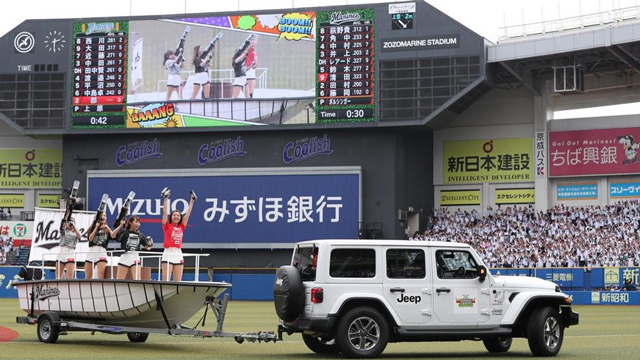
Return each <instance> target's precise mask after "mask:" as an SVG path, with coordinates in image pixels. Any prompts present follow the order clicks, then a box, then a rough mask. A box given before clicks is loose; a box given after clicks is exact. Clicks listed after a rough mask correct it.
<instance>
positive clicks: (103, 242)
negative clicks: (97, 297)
mask: <svg viewBox="0 0 640 360" xmlns="http://www.w3.org/2000/svg"><path fill="white" fill-rule="evenodd" d="M121 227H122V223H120V225H118V227H117V228H115V229H114V230H113V231H112V230H111V229H110V228H109V225H107V214H105V213H102V215H101V217H100V224H98V226H95V227H94V228H93V230H92V231H91V233H90V234H89V255H87V259H86V260H85V265H84V276H85V279H93V278H94V277H95V278H96V279H104V270H105V269H106V268H107V247H108V246H109V240H111V238H112V236H113V233H114V232H115V233H116V234H117V233H118V232H119V231H120V228H121ZM94 266H95V267H96V268H95V270H96V272H95V275H94V272H93V270H94V269H93V267H94Z"/></svg>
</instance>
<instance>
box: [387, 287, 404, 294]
mask: <svg viewBox="0 0 640 360" xmlns="http://www.w3.org/2000/svg"><path fill="white" fill-rule="evenodd" d="M389 291H391V292H392V293H394V292H404V289H403V288H399V287H397V288H391V289H389Z"/></svg>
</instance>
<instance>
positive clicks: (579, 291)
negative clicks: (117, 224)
mask: <svg viewBox="0 0 640 360" xmlns="http://www.w3.org/2000/svg"><path fill="white" fill-rule="evenodd" d="M265 270H268V269H265ZM19 271H20V267H15V266H4V267H0V298H15V297H17V296H18V292H17V291H16V290H15V289H14V288H13V287H10V286H8V284H9V281H11V280H13V279H14V276H15V275H17V274H18V272H19ZM256 272H260V273H251V272H249V271H247V270H242V269H239V270H238V271H237V272H234V271H230V272H215V271H214V276H213V280H214V281H225V282H228V283H231V284H232V285H233V286H232V287H231V288H230V289H229V290H227V291H228V292H229V295H230V297H231V300H267V301H268V300H273V293H272V290H273V283H274V281H275V271H271V270H268V271H267V272H265V271H256ZM491 273H492V274H494V275H514V276H536V277H539V278H542V279H545V280H550V281H553V282H555V283H557V284H558V285H560V286H561V287H562V289H563V291H564V292H565V293H567V294H568V295H570V296H571V297H572V299H573V303H574V304H575V305H640V291H603V289H604V288H609V287H613V288H620V287H621V286H622V285H623V283H624V279H625V278H631V279H632V282H633V285H634V286H635V285H637V284H638V274H640V268H630V267H627V268H594V269H591V270H590V271H585V270H584V269H582V268H553V269H492V270H491ZM81 276H82V273H79V277H81ZM54 277H55V276H54V273H53V271H51V270H46V278H48V279H52V278H54ZM157 277H158V274H157V272H155V271H154V272H152V278H153V279H157ZM198 278H199V280H200V281H208V280H209V276H208V274H207V273H206V272H201V273H200V274H199V277H198ZM193 279H194V273H191V272H186V273H185V274H184V280H193Z"/></svg>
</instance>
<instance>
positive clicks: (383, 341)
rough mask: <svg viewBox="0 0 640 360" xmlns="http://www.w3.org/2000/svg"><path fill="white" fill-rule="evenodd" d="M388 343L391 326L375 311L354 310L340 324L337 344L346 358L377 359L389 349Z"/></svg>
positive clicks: (363, 308)
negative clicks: (386, 348)
mask: <svg viewBox="0 0 640 360" xmlns="http://www.w3.org/2000/svg"><path fill="white" fill-rule="evenodd" d="M388 342H389V325H388V324H387V321H386V320H385V318H384V317H383V316H382V315H381V314H380V312H378V311H377V310H375V309H372V308H369V307H359V308H355V309H352V310H350V311H349V312H347V313H346V314H345V315H344V316H343V317H342V318H341V319H340V321H339V323H338V329H337V333H336V343H337V345H338V348H339V349H340V351H341V352H342V354H343V355H344V356H346V357H349V358H374V357H377V356H378V355H380V354H381V353H382V352H383V351H384V349H385V347H387V343H388Z"/></svg>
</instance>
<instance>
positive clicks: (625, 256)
mask: <svg viewBox="0 0 640 360" xmlns="http://www.w3.org/2000/svg"><path fill="white" fill-rule="evenodd" d="M410 240H428V241H450V242H461V243H468V244H470V245H472V246H473V247H474V248H475V249H476V251H477V252H478V253H479V254H480V256H482V258H483V260H484V262H485V263H486V264H487V265H488V266H489V267H490V268H501V267H504V268H527V267H539V268H541V267H576V266H579V267H598V266H640V206H639V205H638V202H628V201H625V202H618V203H616V204H614V205H607V206H584V207H568V206H564V205H558V206H555V207H553V208H551V209H549V210H547V211H538V212H536V211H535V210H534V208H533V207H532V206H526V207H515V206H511V207H501V206H498V207H497V208H496V209H492V208H491V207H488V208H487V215H486V216H483V217H479V216H478V214H477V212H476V211H475V210H473V211H471V212H467V211H462V210H460V209H457V210H456V211H453V212H451V211H449V210H448V209H447V208H443V209H439V210H438V209H434V212H433V216H431V217H429V220H428V222H427V230H426V231H425V232H424V234H419V233H415V234H413V236H411V238H410Z"/></svg>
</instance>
